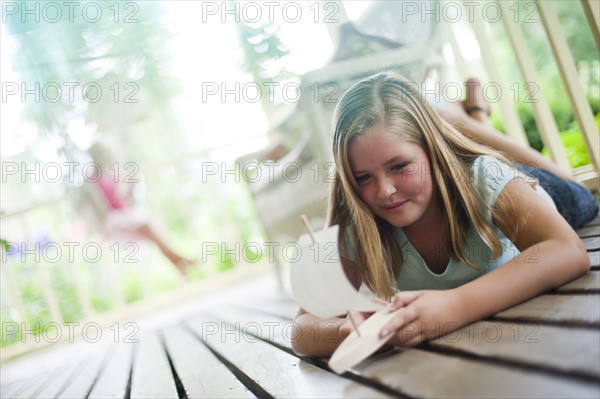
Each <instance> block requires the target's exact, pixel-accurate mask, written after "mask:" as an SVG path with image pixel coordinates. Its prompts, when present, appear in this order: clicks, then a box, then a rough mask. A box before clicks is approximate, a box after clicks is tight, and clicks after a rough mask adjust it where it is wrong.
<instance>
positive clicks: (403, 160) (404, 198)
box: [348, 125, 438, 228]
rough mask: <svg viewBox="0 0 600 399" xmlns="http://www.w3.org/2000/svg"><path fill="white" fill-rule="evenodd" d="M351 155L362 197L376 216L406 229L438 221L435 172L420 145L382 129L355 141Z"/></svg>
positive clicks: (349, 153) (350, 150)
mask: <svg viewBox="0 0 600 399" xmlns="http://www.w3.org/2000/svg"><path fill="white" fill-rule="evenodd" d="M348 155H349V157H350V167H351V169H352V173H353V174H354V178H355V179H356V182H357V184H358V189H359V192H358V194H359V196H360V198H361V199H362V200H363V202H364V203H365V204H367V206H368V207H369V209H370V210H371V211H372V212H373V213H374V214H375V215H377V216H379V217H380V218H382V219H384V220H386V221H387V222H388V223H390V224H391V225H393V226H396V227H402V228H408V227H410V226H413V227H414V226H417V225H418V224H422V223H428V222H431V221H432V220H435V219H433V218H435V216H436V215H437V214H438V213H437V212H436V206H435V201H434V198H435V193H434V192H435V189H434V179H433V170H432V169H431V165H430V162H429V157H428V156H427V154H426V153H425V151H424V150H423V149H422V148H421V146H420V145H418V144H416V143H413V142H408V141H404V140H402V138H401V137H399V136H398V135H397V134H394V133H391V132H389V131H388V129H387V128H386V127H385V126H383V125H379V126H375V127H372V128H370V129H368V130H366V131H365V132H364V133H362V134H361V135H358V136H356V137H355V138H353V139H352V141H351V142H350V145H349V149H348Z"/></svg>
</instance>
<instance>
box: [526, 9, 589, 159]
mask: <svg viewBox="0 0 600 399" xmlns="http://www.w3.org/2000/svg"><path fill="white" fill-rule="evenodd" d="M536 4H537V7H538V10H539V11H540V16H541V18H542V23H543V25H544V29H545V30H546V36H547V37H548V41H549V42H550V47H551V48H552V53H553V54H554V60H555V61H556V64H557V65H558V69H559V71H560V74H561V77H562V80H563V83H564V85H565V88H566V89H567V93H568V95H569V99H570V100H571V105H572V106H573V113H574V114H575V118H576V119H577V122H579V127H580V129H581V132H582V134H583V137H584V139H585V143H586V145H587V151H588V156H589V158H590V161H591V163H592V165H594V167H595V169H596V171H598V170H600V140H598V128H597V127H596V122H595V121H594V115H593V114H592V109H591V107H590V104H589V103H588V101H587V98H586V95H585V92H584V90H583V88H582V87H581V84H580V83H579V80H578V75H577V68H575V62H574V61H573V56H572V55H571V52H570V51H569V47H568V45H567V41H566V40H565V38H564V36H563V35H562V33H561V31H560V25H559V23H558V18H556V15H555V13H554V10H553V9H552V6H553V3H552V2H548V1H539V0H536Z"/></svg>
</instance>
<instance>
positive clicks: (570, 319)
mask: <svg viewBox="0 0 600 399" xmlns="http://www.w3.org/2000/svg"><path fill="white" fill-rule="evenodd" d="M494 318H495V319H504V320H506V319H508V320H525V321H532V322H535V321H546V322H560V323H564V324H575V325H588V326H600V295H597V294H594V295H540V296H538V297H535V298H533V299H531V300H529V301H527V302H524V303H522V304H520V305H517V306H514V307H512V308H510V309H507V310H504V311H502V312H500V313H497V314H495V315H494Z"/></svg>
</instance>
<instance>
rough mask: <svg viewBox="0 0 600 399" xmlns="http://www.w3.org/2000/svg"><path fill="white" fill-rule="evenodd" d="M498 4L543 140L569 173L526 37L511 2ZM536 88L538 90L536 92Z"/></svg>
mask: <svg viewBox="0 0 600 399" xmlns="http://www.w3.org/2000/svg"><path fill="white" fill-rule="evenodd" d="M497 3H498V5H499V6H500V8H501V9H502V21H503V22H504V26H505V27H506V32H507V33H508V36H509V38H510V42H511V44H512V47H513V50H514V52H515V56H516V58H517V61H518V63H519V67H520V69H521V73H522V74H523V78H524V79H525V82H526V83H527V84H526V85H525V88H526V90H527V91H528V92H529V95H530V96H532V97H533V98H534V99H535V102H532V106H533V115H534V118H535V121H536V124H537V126H538V128H539V130H540V135H541V136H542V140H543V141H544V144H545V145H546V147H547V148H548V150H549V151H550V154H551V155H552V159H553V160H554V162H555V163H556V164H557V165H558V166H559V167H561V168H563V169H565V170H567V171H571V166H570V165H569V161H568V160H567V156H566V154H565V150H564V148H563V146H562V143H561V141H560V135H559V131H558V127H557V126H556V121H555V120H554V117H553V116H552V112H551V111H550V106H549V105H548V102H547V101H546V98H545V97H544V95H543V94H542V93H541V86H540V83H539V79H538V76H537V73H536V71H535V67H534V64H533V60H532V59H531V55H530V53H529V50H528V49H527V46H526V43H525V37H524V36H523V33H522V32H521V28H520V27H519V25H518V23H516V22H514V21H513V20H512V15H513V13H512V12H511V10H510V8H509V7H510V2H505V1H502V0H500V1H497ZM531 83H533V84H531ZM536 88H537V89H538V90H536Z"/></svg>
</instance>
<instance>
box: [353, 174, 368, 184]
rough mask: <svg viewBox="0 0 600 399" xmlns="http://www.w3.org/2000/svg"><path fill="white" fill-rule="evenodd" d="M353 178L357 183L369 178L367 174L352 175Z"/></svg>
mask: <svg viewBox="0 0 600 399" xmlns="http://www.w3.org/2000/svg"><path fill="white" fill-rule="evenodd" d="M354 179H355V180H356V182H357V183H358V184H361V183H364V182H366V181H367V180H369V175H359V176H354Z"/></svg>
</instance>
